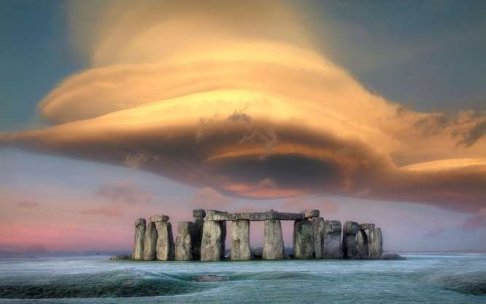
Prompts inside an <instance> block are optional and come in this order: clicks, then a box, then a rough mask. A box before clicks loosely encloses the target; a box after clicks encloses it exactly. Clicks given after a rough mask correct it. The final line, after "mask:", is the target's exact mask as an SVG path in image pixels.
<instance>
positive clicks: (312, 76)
mask: <svg viewBox="0 0 486 304" xmlns="http://www.w3.org/2000/svg"><path fill="white" fill-rule="evenodd" d="M485 15H486V3H484V2H483V1H479V0H478V1H427V2H405V1H403V2H402V1H389V2H377V1H359V2H357V1H318V0H307V1H297V0H295V1H294V0H288V1H283V0H282V1H263V0H255V1H244V2H243V1H223V0H210V1H196V0H184V1H177V2H175V1H174V2H170V1H149V0H147V1H136V3H135V2H134V1H108V0H107V1H98V2H94V1H93V2H90V1H54V0H48V1H35V0H20V1H15V0H11V1H10V0H4V1H1V2H0V45H1V47H0V132H1V133H0V251H25V250H41V249H45V250H49V251H80V250H92V249H94V250H128V249H129V248H130V247H131V244H132V241H133V240H132V238H133V228H134V227H133V225H134V220H135V219H136V218H138V217H148V216H151V215H154V214H167V215H169V216H170V217H171V221H172V223H173V225H176V222H177V221H179V220H190V219H191V215H192V214H191V210H192V209H195V208H209V209H219V210H225V211H237V210H269V209H276V210H282V211H289V212H291V211H301V210H303V209H306V208H315V209H320V210H321V215H322V216H323V217H324V218H325V219H329V220H334V219H337V220H341V221H345V220H355V221H358V222H362V223H364V222H373V223H376V224H377V225H378V226H380V227H381V228H382V231H383V234H384V248H385V250H390V251H404V250H410V251H413V250H423V251H426V250H486V241H485V240H486V136H485V134H486V86H485V85H484V84H485V83H486V56H485V55H484V54H486V39H485V38H484V37H486V18H484V16H485ZM283 227H284V233H285V239H284V241H285V244H286V246H291V231H292V223H290V222H288V223H284V224H283ZM251 233H252V244H254V245H261V242H262V237H263V224H262V223H252V230H251Z"/></svg>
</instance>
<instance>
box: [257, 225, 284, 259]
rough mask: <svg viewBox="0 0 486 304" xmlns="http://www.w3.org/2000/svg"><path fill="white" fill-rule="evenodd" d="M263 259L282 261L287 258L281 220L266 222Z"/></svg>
mask: <svg viewBox="0 0 486 304" xmlns="http://www.w3.org/2000/svg"><path fill="white" fill-rule="evenodd" d="M262 258H263V259H264V260H281V259H284V258H285V247H284V242H283V234H282V224H281V223H280V220H266V221H265V222H264V235H263V255H262Z"/></svg>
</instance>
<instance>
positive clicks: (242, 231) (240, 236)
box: [231, 220, 251, 261]
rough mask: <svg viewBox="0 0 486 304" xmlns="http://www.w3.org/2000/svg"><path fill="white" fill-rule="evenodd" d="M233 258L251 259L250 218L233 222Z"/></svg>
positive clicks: (237, 259)
mask: <svg viewBox="0 0 486 304" xmlns="http://www.w3.org/2000/svg"><path fill="white" fill-rule="evenodd" d="M231 259H232V260H234V261H245V260H251V249H250V221H248V220H237V221H232V222H231Z"/></svg>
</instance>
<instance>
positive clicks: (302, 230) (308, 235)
mask: <svg viewBox="0 0 486 304" xmlns="http://www.w3.org/2000/svg"><path fill="white" fill-rule="evenodd" d="M313 257H314V229H313V225H312V222H311V221H309V220H299V221H295V222H294V258H295V259H312V258H313Z"/></svg>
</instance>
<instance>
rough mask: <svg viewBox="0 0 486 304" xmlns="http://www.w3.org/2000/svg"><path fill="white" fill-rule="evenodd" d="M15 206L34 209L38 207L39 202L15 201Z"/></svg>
mask: <svg viewBox="0 0 486 304" xmlns="http://www.w3.org/2000/svg"><path fill="white" fill-rule="evenodd" d="M17 207H18V208H23V209H34V208H37V207H39V203H37V202H33V201H20V202H18V203H17Z"/></svg>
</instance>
